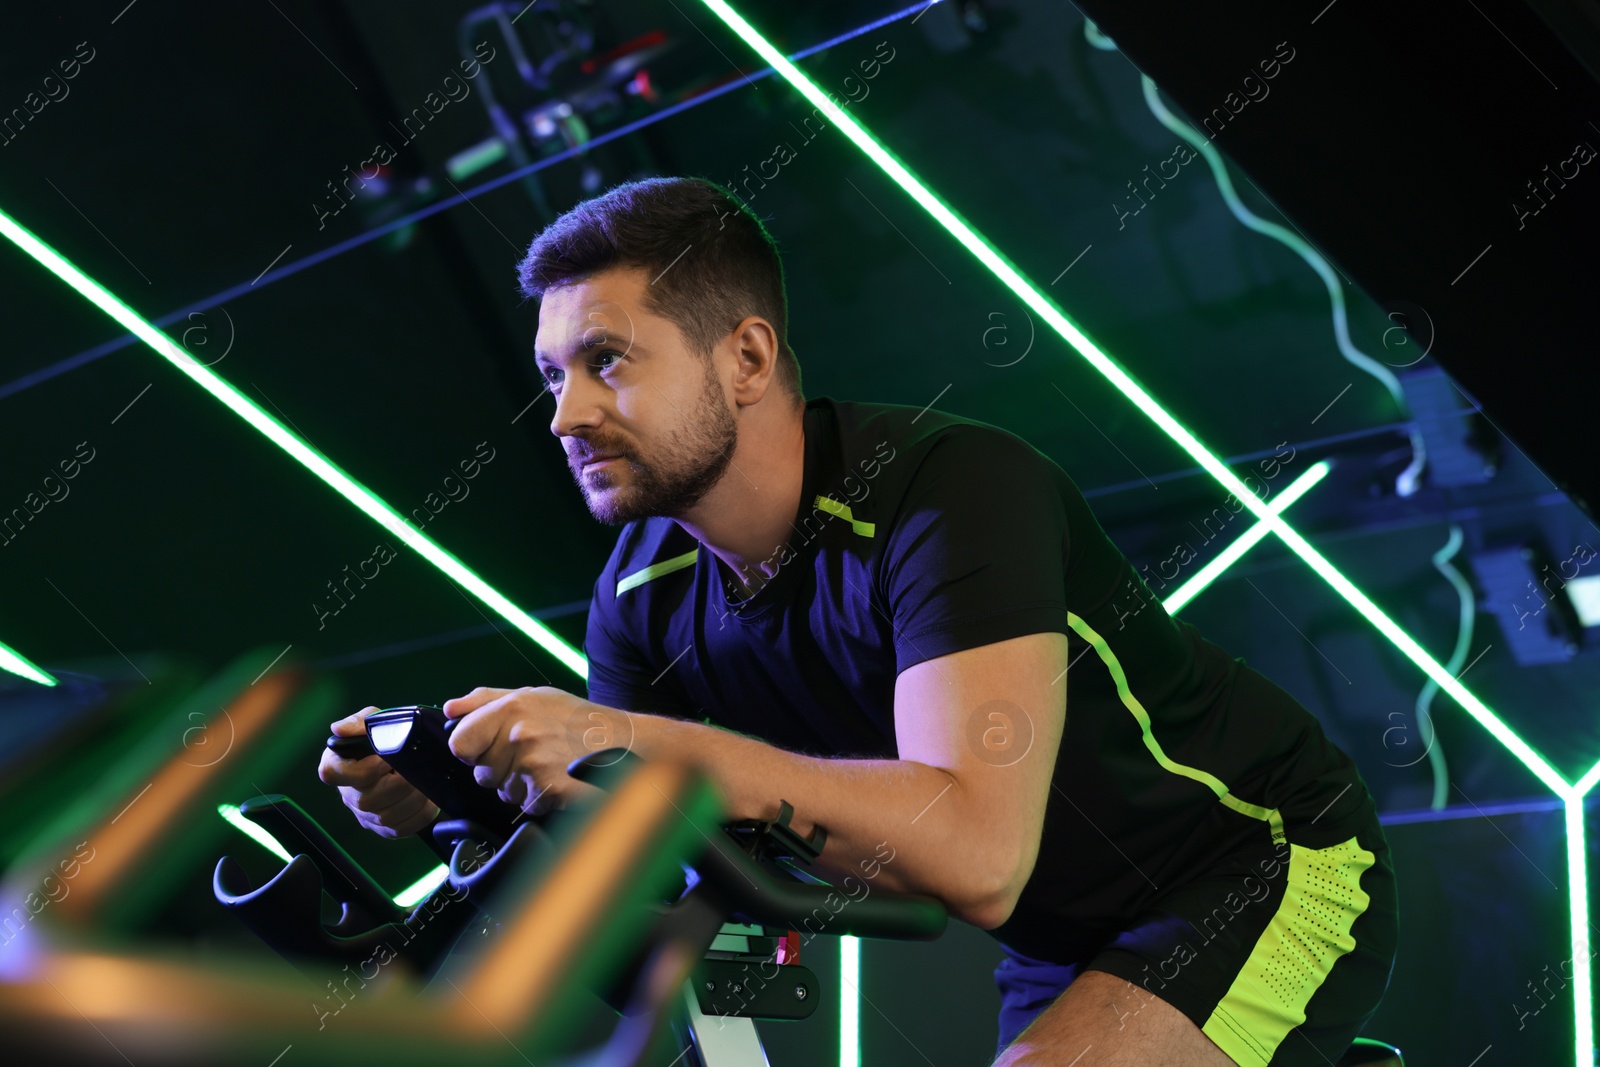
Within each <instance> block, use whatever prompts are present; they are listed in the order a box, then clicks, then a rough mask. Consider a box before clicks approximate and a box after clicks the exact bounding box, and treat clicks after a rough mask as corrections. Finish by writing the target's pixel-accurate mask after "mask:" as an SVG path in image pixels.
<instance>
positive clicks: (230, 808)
mask: <svg viewBox="0 0 1600 1067" xmlns="http://www.w3.org/2000/svg"><path fill="white" fill-rule="evenodd" d="M217 814H218V815H221V816H222V817H223V818H224V819H226V820H227V821H228V824H229V825H230V826H232V827H233V828H234V829H236V830H238V831H239V832H240V833H243V834H244V835H245V836H246V837H249V838H250V839H251V840H253V841H255V842H256V843H257V844H259V845H260V846H261V847H262V848H264V849H266V850H267V851H268V852H270V853H272V854H273V855H274V856H276V857H278V858H279V859H280V860H282V861H283V862H285V863H288V862H289V861H290V860H292V859H294V857H293V856H291V855H289V850H288V849H286V848H284V847H283V845H281V844H280V843H279V842H278V839H277V838H276V837H273V836H272V835H271V834H269V833H267V832H266V831H265V830H263V829H262V828H261V827H259V826H257V825H256V824H255V823H253V822H251V821H250V820H249V819H247V818H245V817H244V815H243V814H242V813H241V812H240V811H239V808H238V806H237V805H234V804H218V805H217ZM449 875H450V868H448V867H446V866H445V865H444V864H442V863H441V864H439V866H437V867H435V868H434V869H433V870H431V871H429V872H428V873H427V874H425V875H423V876H422V877H421V878H418V879H417V880H416V881H415V882H413V883H411V884H410V885H408V886H406V888H404V889H402V890H401V891H400V892H399V893H397V894H395V896H394V902H395V903H396V904H397V905H399V906H400V907H402V908H410V907H414V906H415V905H417V904H420V903H421V902H422V900H423V899H424V898H425V897H426V896H427V895H428V894H429V893H431V892H433V891H434V890H435V889H437V888H438V887H439V886H441V885H443V884H444V880H445V879H446V878H447V877H449Z"/></svg>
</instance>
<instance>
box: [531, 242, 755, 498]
mask: <svg viewBox="0 0 1600 1067" xmlns="http://www.w3.org/2000/svg"><path fill="white" fill-rule="evenodd" d="M649 282H650V279H649V277H648V275H647V273H646V272H645V271H643V270H634V269H623V268H619V269H615V270H610V271H605V272H603V273H601V274H597V275H595V276H594V277H592V278H589V279H588V280H586V281H582V282H577V283H574V284H572V285H567V286H562V287H560V288H557V289H552V290H549V291H548V292H546V293H545V295H544V297H543V299H542V300H541V302H540V305H539V332H538V335H537V336H536V337H535V338H534V358H535V362H536V363H537V365H538V367H539V373H540V374H541V375H543V376H544V379H545V381H546V382H547V383H548V384H549V386H550V391H551V393H552V394H553V395H554V396H555V398H556V413H555V418H553V419H552V420H551V422H550V432H551V433H553V434H555V435H556V436H557V437H559V438H561V444H562V447H563V448H564V449H565V450H566V453H567V466H568V467H570V468H571V470H572V477H573V479H574V480H576V481H577V483H578V488H579V489H581V490H582V491H583V498H584V502H585V503H586V504H588V506H589V511H590V513H591V514H593V515H594V517H595V518H596V519H598V520H600V521H601V522H603V523H607V524H610V525H621V524H623V523H627V522H633V521H635V520H636V519H642V518H646V517H649V516H653V515H661V516H667V517H676V516H680V515H683V514H684V513H686V512H687V511H688V510H689V509H690V508H692V507H693V506H694V505H695V504H696V503H698V502H699V501H700V499H701V498H702V497H703V496H705V494H706V493H707V492H708V491H709V490H710V489H711V487H712V486H714V485H716V484H717V482H718V481H719V480H720V479H721V478H722V475H723V473H724V472H725V471H726V470H727V468H728V464H729V463H730V462H731V461H732V459H733V448H734V444H735V443H736V442H737V439H738V433H737V430H738V428H737V426H736V424H735V422H734V418H733V413H732V412H731V411H730V410H729V404H728V399H727V394H726V393H725V392H724V391H723V387H722V382H721V380H720V378H719V377H718V371H717V362H716V360H715V359H712V360H707V359H705V358H704V357H702V356H700V355H698V354H696V353H695V352H693V351H691V350H690V349H689V347H688V344H687V342H686V341H685V339H684V337H683V334H682V332H681V331H680V330H679V329H678V327H677V325H676V324H675V323H673V322H672V321H671V320H669V319H665V318H661V317H659V316H657V315H653V314H651V313H650V312H649V311H646V310H645V309H644V308H643V306H642V304H641V300H642V297H643V295H644V293H645V292H646V290H647V288H648V286H649ZM604 457H614V458H611V459H609V460H607V461H605V462H601V460H602V458H604Z"/></svg>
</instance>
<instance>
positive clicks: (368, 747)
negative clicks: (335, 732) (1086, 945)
mask: <svg viewBox="0 0 1600 1067" xmlns="http://www.w3.org/2000/svg"><path fill="white" fill-rule="evenodd" d="M327 747H328V750H329V751H330V752H332V753H333V754H334V755H335V756H338V757H339V758H340V759H363V758H365V757H367V756H372V755H376V753H375V752H373V751H372V740H371V738H369V737H367V735H366V734H357V735H356V736H354V737H330V738H328V744H327Z"/></svg>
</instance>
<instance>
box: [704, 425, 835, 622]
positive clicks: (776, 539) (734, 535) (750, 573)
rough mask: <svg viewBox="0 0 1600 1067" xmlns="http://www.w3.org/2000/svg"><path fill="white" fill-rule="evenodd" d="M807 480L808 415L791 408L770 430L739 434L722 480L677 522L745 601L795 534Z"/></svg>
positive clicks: (772, 569)
mask: <svg viewBox="0 0 1600 1067" xmlns="http://www.w3.org/2000/svg"><path fill="white" fill-rule="evenodd" d="M804 478H805V418H804V411H803V410H801V411H794V410H793V409H790V411H789V412H785V413H784V415H783V417H782V418H781V419H776V420H774V421H773V422H772V423H771V424H770V425H768V426H762V425H752V426H751V428H750V432H748V433H741V434H740V438H739V443H738V445H737V446H736V447H735V449H734V454H733V459H732V461H731V462H730V463H729V464H728V470H727V472H726V473H725V474H723V476H722V479H721V481H719V482H718V483H717V484H716V486H714V487H713V488H712V490H711V491H710V492H709V493H707V494H706V495H705V497H704V499H702V500H701V501H700V503H699V504H697V505H696V506H695V507H694V509H693V510H692V511H691V512H689V513H688V514H687V515H684V516H681V517H678V518H676V519H675V521H676V522H677V523H678V525H679V526H681V527H683V529H685V530H687V531H688V532H689V533H690V534H691V535H692V536H693V537H694V538H695V539H696V540H698V541H700V542H701V543H702V544H704V545H705V546H706V547H707V548H709V549H710V550H711V553H712V555H714V556H716V557H717V558H718V559H719V560H721V561H722V563H723V564H724V565H725V567H726V569H727V572H728V574H727V575H725V577H727V578H729V579H730V580H731V581H732V582H733V583H735V584H736V585H737V586H738V587H739V592H740V596H741V599H742V598H745V597H749V596H752V595H754V594H755V593H756V592H759V591H760V589H761V587H762V586H764V585H766V584H767V582H768V581H769V580H770V579H771V577H772V575H773V574H775V573H776V572H777V569H778V558H779V552H780V550H781V549H782V547H783V546H784V545H785V544H787V543H788V542H789V539H790V537H791V536H793V533H794V519H795V516H796V515H797V514H799V511H800V492H801V487H802V482H803V481H804Z"/></svg>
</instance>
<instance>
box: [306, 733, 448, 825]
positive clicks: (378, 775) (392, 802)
mask: <svg viewBox="0 0 1600 1067" xmlns="http://www.w3.org/2000/svg"><path fill="white" fill-rule="evenodd" d="M377 710H378V709H377V708H375V707H366V708H362V709H361V710H360V711H358V712H356V713H355V714H354V715H351V716H348V717H347V718H343V719H340V720H339V721H338V722H336V723H334V724H333V726H332V729H333V733H334V736H335V737H356V736H359V735H361V734H365V733H366V732H367V726H366V722H365V720H366V717H367V716H368V715H371V714H372V713H373V712H375V711H377ZM317 777H319V778H321V779H322V780H323V781H324V782H327V783H328V784H329V785H336V786H338V787H339V796H340V798H342V799H343V800H344V803H345V807H347V808H349V809H350V810H351V811H352V812H354V813H355V817H356V821H357V822H359V823H361V825H362V826H365V827H366V828H367V829H369V830H371V831H372V832H373V833H375V834H378V835H379V836H380V837H407V836H409V835H411V834H414V833H416V832H417V831H418V830H421V829H423V828H424V827H426V826H427V825H428V824H429V823H431V822H433V820H434V819H436V818H438V816H439V807H438V805H436V804H434V802H433V801H431V800H429V799H428V798H427V797H425V796H423V795H422V794H421V793H419V792H417V790H416V788H415V787H414V786H413V785H412V784H411V783H410V782H408V781H406V780H405V779H404V778H402V777H400V776H399V775H398V774H396V773H395V770H394V768H393V767H391V766H389V764H388V763H387V762H385V761H384V758H383V757H382V756H377V755H372V756H364V757H362V758H361V759H340V758H339V757H338V756H335V755H334V754H333V750H332V749H326V748H325V749H323V750H322V762H321V763H320V764H318V765H317Z"/></svg>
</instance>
